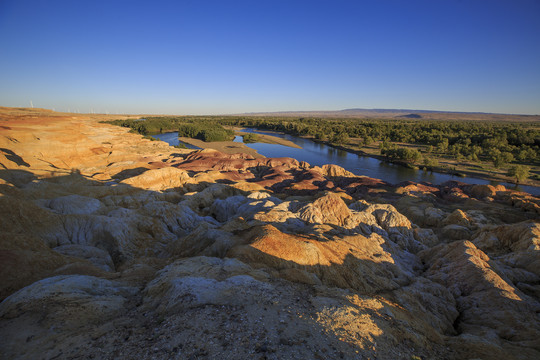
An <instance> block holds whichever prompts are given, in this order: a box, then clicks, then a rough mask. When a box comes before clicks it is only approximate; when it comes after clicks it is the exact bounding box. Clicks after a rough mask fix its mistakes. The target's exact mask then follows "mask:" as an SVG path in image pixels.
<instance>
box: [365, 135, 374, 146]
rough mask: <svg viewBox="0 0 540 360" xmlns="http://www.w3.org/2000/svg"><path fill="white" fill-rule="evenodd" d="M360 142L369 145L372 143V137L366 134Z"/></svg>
mask: <svg viewBox="0 0 540 360" xmlns="http://www.w3.org/2000/svg"><path fill="white" fill-rule="evenodd" d="M362 143H363V144H364V146H369V145H371V144H372V143H373V138H372V137H371V136H366V137H365V138H364V141H362Z"/></svg>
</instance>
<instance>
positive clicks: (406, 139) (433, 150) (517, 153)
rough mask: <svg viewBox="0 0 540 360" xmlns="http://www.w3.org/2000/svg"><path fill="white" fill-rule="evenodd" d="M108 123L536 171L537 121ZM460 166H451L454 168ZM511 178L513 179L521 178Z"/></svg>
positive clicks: (411, 161) (180, 119) (435, 163)
mask: <svg viewBox="0 0 540 360" xmlns="http://www.w3.org/2000/svg"><path fill="white" fill-rule="evenodd" d="M110 123H113V124H115V125H119V126H126V127H129V128H131V129H132V131H134V132H138V133H140V134H143V135H147V134H156V133H160V132H165V131H179V133H180V136H186V137H192V138H198V139H201V140H204V141H220V140H232V139H233V136H234V133H233V131H232V130H228V129H225V128H224V127H223V126H231V127H232V126H238V127H248V128H258V129H264V130H272V131H280V132H285V133H288V134H291V135H295V136H305V137H311V138H314V139H315V140H319V141H326V142H328V143H329V144H330V145H339V146H343V147H346V148H350V149H353V150H358V149H364V151H365V152H367V153H369V154H370V155H377V154H378V153H376V152H375V151H374V147H376V146H377V145H378V146H379V150H380V154H381V155H383V156H385V157H386V158H387V159H388V160H390V161H397V162H400V163H403V164H404V165H407V166H413V165H416V166H422V167H425V168H429V169H435V170H442V169H445V170H443V171H452V168H453V165H452V163H453V164H456V165H459V164H463V163H465V162H466V163H467V164H469V166H470V167H471V168H472V165H471V164H476V166H474V171H476V172H477V173H478V172H480V173H484V174H487V175H486V176H493V175H494V174H496V173H498V174H506V170H508V168H510V167H512V168H513V167H514V166H516V165H521V166H529V167H530V168H531V172H532V173H533V175H532V176H529V178H530V179H534V178H535V177H537V176H538V175H537V174H538V171H539V170H540V124H539V123H511V122H480V121H440V120H428V119H422V120H404V119H400V120H393V119H392V120H390V119H387V120H385V119H334V118H332V119H327V118H291V117H270V116H268V117H264V116H260V117H255V116H253V117H252V116H176V117H150V118H147V119H145V120H116V121H111V122H110ZM252 136H256V135H251V134H250V135H246V136H244V142H252V141H256V140H253V139H254V137H252ZM441 162H443V164H442V165H439V163H441ZM449 163H450V166H449V165H448V164H449ZM497 169H501V170H500V171H498V170H497ZM461 170H464V169H463V168H461ZM461 170H459V169H455V168H454V171H455V172H459V171H461ZM512 171H514V170H512ZM512 177H515V178H516V180H517V181H523V180H522V179H526V178H527V177H525V178H523V176H521V177H519V178H518V177H516V175H512Z"/></svg>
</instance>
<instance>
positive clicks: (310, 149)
mask: <svg viewBox="0 0 540 360" xmlns="http://www.w3.org/2000/svg"><path fill="white" fill-rule="evenodd" d="M243 132H251V133H256V134H266V135H272V136H276V137H280V138H283V139H286V140H289V141H292V142H294V143H295V144H296V145H299V146H301V147H302V148H301V149H297V148H292V147H288V146H285V145H277V144H266V143H253V144H246V146H249V147H250V148H252V149H255V150H257V152H258V153H259V154H261V155H264V156H266V157H292V158H294V159H296V160H298V161H306V162H308V163H309V164H311V165H316V166H322V165H325V164H335V165H339V166H341V167H343V168H344V169H346V170H348V171H350V172H352V173H353V174H356V175H365V176H369V177H372V178H376V179H381V180H384V181H387V182H389V183H391V184H397V183H400V182H403V181H415V182H429V183H432V184H442V183H444V182H446V181H449V180H457V181H461V182H464V183H468V184H491V185H497V184H502V185H504V186H506V187H507V188H509V189H517V190H520V191H526V192H528V193H530V194H534V195H540V187H535V186H523V185H520V186H516V185H515V184H509V183H501V182H497V181H489V180H485V179H478V178H473V177H464V178H463V177H458V176H453V175H450V174H440V173H434V172H430V171H423V170H416V169H410V168H407V167H404V166H401V165H397V164H392V163H388V162H385V161H381V160H378V159H375V158H372V157H369V156H361V155H357V154H353V153H350V152H348V151H345V150H340V149H336V148H334V147H331V146H327V145H325V144H321V143H317V142H315V141H312V140H309V139H303V138H300V137H297V136H293V135H289V134H283V133H276V132H269V131H260V130H256V129H244V130H243ZM152 136H154V137H155V138H158V139H160V140H163V141H165V142H168V143H169V144H171V145H177V144H178V143H179V141H178V133H176V132H173V133H165V134H160V135H152ZM234 141H235V142H242V137H241V136H236V137H235V139H234ZM175 142H176V143H175ZM186 145H187V146H188V147H190V148H194V147H191V146H190V145H188V144H186Z"/></svg>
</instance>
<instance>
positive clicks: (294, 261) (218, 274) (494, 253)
mask: <svg viewBox="0 0 540 360" xmlns="http://www.w3.org/2000/svg"><path fill="white" fill-rule="evenodd" d="M0 115H1V114H0ZM0 150H1V153H0V167H1V169H0V215H1V216H0V278H1V279H2V281H1V283H0V300H2V302H1V303H0V338H1V339H2V341H1V342H0V357H2V358H13V359H38V358H77V357H90V356H93V357H95V358H109V359H122V358H125V359H128V358H148V359H150V358H152V359H170V358H185V359H189V358H209V359H252V358H266V359H284V358H287V359H306V358H318V359H335V358H348V359H363V358H378V359H410V358H411V357H412V356H417V357H420V358H423V359H427V358H429V359H463V358H486V359H487V358H489V359H532V358H538V357H540V342H539V339H540V326H539V324H540V317H539V314H540V223H539V221H538V218H539V214H540V200H539V199H538V198H536V197H533V196H530V195H528V194H526V193H518V192H515V191H509V190H507V189H505V188H504V187H501V186H498V187H493V186H484V185H475V186H471V185H467V184H463V183H459V182H449V183H446V184H443V185H440V186H435V185H431V184H416V183H404V184H398V185H391V184H388V183H386V182H384V181H382V180H377V179H370V178H367V177H358V176H354V174H351V173H349V172H347V171H345V170H344V169H342V168H339V167H337V166H335V165H331V166H323V167H320V168H319V167H312V166H310V165H309V164H306V163H299V162H298V161H296V160H294V159H290V158H279V159H266V158H263V159H255V158H253V157H251V156H249V155H243V154H235V155H225V154H222V153H219V152H216V151H213V150H202V151H190V150H179V149H174V148H170V147H168V146H166V145H165V144H164V143H161V142H151V141H149V140H146V139H142V138H141V137H140V136H138V135H134V134H129V133H127V129H123V128H118V127H113V126H109V125H105V124H100V123H99V122H98V121H97V119H94V118H85V117H66V116H60V115H55V113H52V112H51V113H47V116H45V115H43V114H37V115H32V113H30V114H28V113H20V114H19V113H17V112H15V111H11V112H10V113H9V114H8V113H3V115H2V116H0Z"/></svg>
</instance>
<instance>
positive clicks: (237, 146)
mask: <svg viewBox="0 0 540 360" xmlns="http://www.w3.org/2000/svg"><path fill="white" fill-rule="evenodd" d="M234 130H235V133H236V135H237V136H243V135H246V133H242V132H240V130H242V129H241V128H235V129H234ZM257 136H258V140H257V142H261V143H266V144H276V145H283V146H289V147H292V148H297V149H301V147H300V146H298V145H296V144H295V143H294V142H292V141H289V140H286V139H282V138H280V137H277V136H272V135H267V134H258V135H257ZM178 139H179V140H180V141H181V142H183V143H185V144H189V145H192V146H196V147H198V148H200V149H214V150H217V151H220V152H222V153H225V154H237V153H244V154H249V155H251V156H253V157H254V158H264V157H265V156H263V155H261V154H259V153H258V152H257V150H255V149H253V148H250V147H249V146H246V144H244V143H243V142H238V141H211V142H206V141H202V140H199V139H193V138H188V137H179V138H178Z"/></svg>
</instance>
